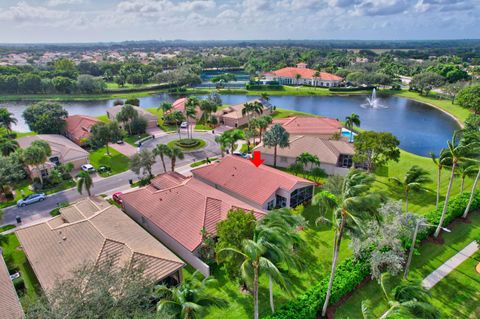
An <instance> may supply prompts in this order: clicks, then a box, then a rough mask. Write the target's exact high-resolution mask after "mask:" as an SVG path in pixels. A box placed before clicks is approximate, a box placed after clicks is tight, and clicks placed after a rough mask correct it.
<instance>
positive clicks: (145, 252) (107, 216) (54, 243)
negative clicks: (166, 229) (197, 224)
mask: <svg viewBox="0 0 480 319" xmlns="http://www.w3.org/2000/svg"><path fill="white" fill-rule="evenodd" d="M16 233H17V237H18V240H19V241H20V244H21V246H22V249H23V251H24V252H25V254H26V256H27V258H28V260H29V262H30V265H31V266H32V269H33V271H34V272H35V275H36V276H37V279H38V281H39V282H40V285H41V286H42V288H43V289H44V290H45V291H48V290H50V289H51V288H53V287H54V286H55V282H56V281H57V280H64V279H68V278H69V277H70V276H71V274H72V271H75V270H77V269H78V268H79V267H82V266H83V265H85V263H90V264H93V265H94V266H99V265H102V264H105V263H106V262H111V263H112V267H119V268H120V267H124V266H126V265H131V266H141V267H144V274H145V276H147V277H148V278H150V279H152V280H154V281H155V282H160V281H167V282H173V283H178V282H180V281H181V280H182V274H181V269H182V268H183V267H184V266H185V263H184V262H183V261H182V260H181V259H180V258H178V257H177V256H176V255H175V254H174V253H172V252H171V251H170V250H168V249H167V248H166V247H165V246H164V245H162V244H161V243H160V242H159V241H158V240H156V239H155V238H153V237H152V236H151V235H150V234H149V233H148V232H147V231H146V230H144V229H143V228H142V227H140V226H139V225H138V224H137V223H135V221H133V220H132V219H131V218H130V217H128V216H127V215H126V214H125V213H124V212H122V211H121V210H120V209H119V208H117V207H116V206H112V205H110V204H108V203H107V202H106V201H104V200H102V199H99V198H93V197H91V198H85V199H82V200H80V201H78V202H76V203H75V204H73V205H71V206H69V207H65V208H61V209H60V215H58V216H56V217H54V218H52V219H50V220H48V221H46V222H43V223H40V224H36V225H33V226H29V227H25V228H22V229H19V230H17V232H16Z"/></svg>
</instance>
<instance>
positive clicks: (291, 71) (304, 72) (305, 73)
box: [270, 67, 343, 81]
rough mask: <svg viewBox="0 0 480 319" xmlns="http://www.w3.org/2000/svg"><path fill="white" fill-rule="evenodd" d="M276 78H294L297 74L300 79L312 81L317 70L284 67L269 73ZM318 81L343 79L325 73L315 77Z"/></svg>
mask: <svg viewBox="0 0 480 319" xmlns="http://www.w3.org/2000/svg"><path fill="white" fill-rule="evenodd" d="M270 73H271V74H274V75H276V76H278V77H286V78H296V76H297V74H300V75H301V77H302V78H307V79H313V78H314V77H315V74H316V73H317V70H312V69H308V68H296V67H286V68H283V69H279V70H276V71H272V72H270ZM316 78H317V79H318V80H325V81H341V80H343V78H341V77H339V76H337V75H334V74H331V73H327V72H319V76H318V77H316Z"/></svg>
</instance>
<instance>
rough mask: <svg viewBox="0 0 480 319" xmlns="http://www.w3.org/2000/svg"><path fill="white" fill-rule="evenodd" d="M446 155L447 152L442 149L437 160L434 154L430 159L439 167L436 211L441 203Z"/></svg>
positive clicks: (431, 154)
mask: <svg viewBox="0 0 480 319" xmlns="http://www.w3.org/2000/svg"><path fill="white" fill-rule="evenodd" d="M445 155H446V150H445V149H442V150H441V151H440V156H439V157H438V158H437V157H436V156H435V154H434V153H432V152H430V157H431V158H432V161H433V163H434V164H435V166H437V199H436V201H435V209H438V203H439V201H440V181H441V178H442V169H443V167H444V166H445V163H444V162H445Z"/></svg>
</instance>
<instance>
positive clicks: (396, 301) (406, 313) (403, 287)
mask: <svg viewBox="0 0 480 319" xmlns="http://www.w3.org/2000/svg"><path fill="white" fill-rule="evenodd" d="M383 278H384V276H383V275H382V277H381V280H380V286H381V288H382V291H383V293H384V295H385V298H386V299H387V301H388V303H389V304H390V308H389V309H388V310H387V312H386V313H385V314H384V315H383V316H382V317H381V318H382V319H388V318H392V319H393V318H425V319H439V318H440V317H441V316H440V312H439V311H438V310H437V309H436V308H435V307H434V306H433V305H432V304H431V303H430V294H429V292H428V291H427V290H426V289H425V288H423V287H422V285H421V284H420V283H419V282H416V281H402V282H401V283H400V284H399V285H398V286H396V287H395V288H394V289H393V290H392V291H391V293H390V294H389V293H387V291H386V289H385V284H384V279H383ZM362 308H364V303H363V302H362ZM365 308H368V307H365ZM362 312H363V310H362ZM366 318H369V317H368V316H367V317H366Z"/></svg>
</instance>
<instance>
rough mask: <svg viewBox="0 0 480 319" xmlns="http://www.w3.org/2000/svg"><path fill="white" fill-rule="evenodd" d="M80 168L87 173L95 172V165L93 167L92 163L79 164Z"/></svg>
mask: <svg viewBox="0 0 480 319" xmlns="http://www.w3.org/2000/svg"><path fill="white" fill-rule="evenodd" d="M80 168H81V169H82V171H84V172H88V173H92V172H95V167H93V165H92V164H83V165H82V166H80Z"/></svg>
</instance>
